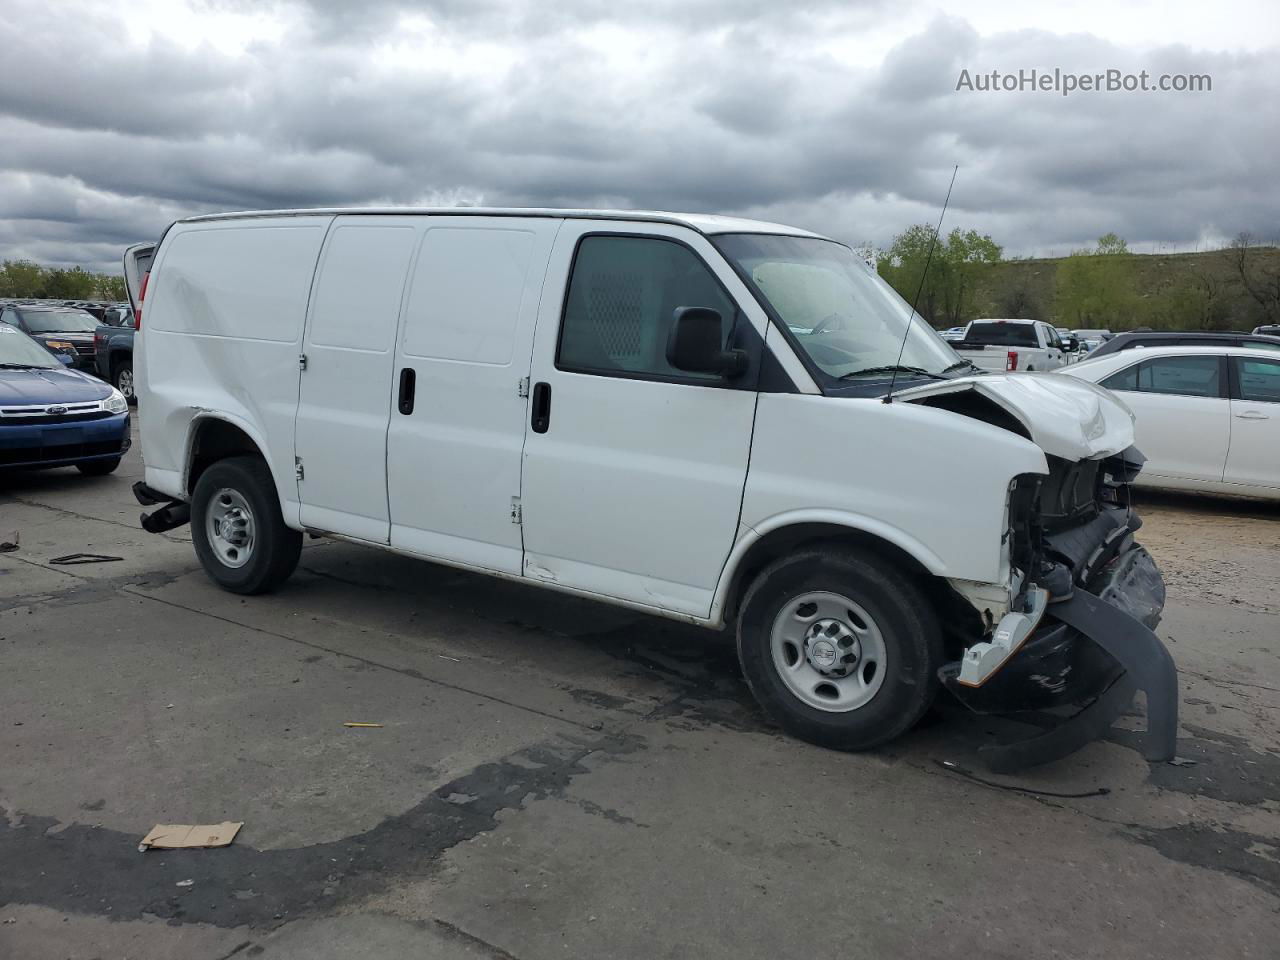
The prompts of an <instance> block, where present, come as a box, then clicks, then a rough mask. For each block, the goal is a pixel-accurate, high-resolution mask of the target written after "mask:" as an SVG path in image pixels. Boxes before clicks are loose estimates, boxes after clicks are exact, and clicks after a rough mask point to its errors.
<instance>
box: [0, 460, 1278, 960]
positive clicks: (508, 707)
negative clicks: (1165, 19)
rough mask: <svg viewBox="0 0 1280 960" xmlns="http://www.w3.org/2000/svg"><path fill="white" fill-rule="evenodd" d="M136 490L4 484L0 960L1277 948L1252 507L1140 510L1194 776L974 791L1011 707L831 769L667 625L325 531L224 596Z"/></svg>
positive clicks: (1263, 570)
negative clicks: (188, 834) (149, 843)
mask: <svg viewBox="0 0 1280 960" xmlns="http://www.w3.org/2000/svg"><path fill="white" fill-rule="evenodd" d="M141 473H142V469H141V463H140V461H139V459H138V457H137V453H136V447H135V452H134V453H131V454H130V456H129V457H128V459H127V460H126V462H125V464H124V465H123V466H122V468H121V469H120V470H119V471H118V472H117V473H116V474H115V475H113V476H111V477H106V478H87V477H81V476H80V475H79V474H77V473H76V472H75V471H74V470H60V471H53V472H48V473H43V474H39V473H36V474H26V475H19V476H14V477H9V478H3V479H0V540H2V539H7V538H8V537H7V535H8V534H10V533H12V532H13V531H17V532H18V533H19V535H20V546H19V549H18V550H17V551H15V552H12V553H7V554H2V555H0V611H2V612H0V814H2V815H3V816H2V817H0V957H3V958H5V960H10V958H12V960H28V958H46V957H48V958H90V957H98V958H116V957H130V958H139V957H144V958H145V957H154V958H176V957H181V958H201V960H203V958H209V960H214V958H224V957H230V956H244V957H251V956H262V957H267V958H271V957H306V958H330V957H334V958H337V957H344V958H345V957H356V956H359V957H370V958H381V957H388V958H391V957H394V958H407V957H433V958H434V957H440V958H453V957H480V958H495V957H499V958H510V957H515V958H519V960H542V958H550V957H556V958H562V957H621V958H631V957H634V958H655V957H671V958H685V957H687V958H706V957H737V958H754V957H761V958H765V957H767V958H778V957H841V958H859V957H868V958H870V957H875V958H882V957H898V956H905V955H908V954H916V955H921V956H930V957H952V956H954V957H962V956H963V957H976V956H980V957H1009V958H1038V957H1107V958H1116V957H1150V956H1161V957H1165V958H1174V957H1196V958H1205V957H1231V958H1241V957H1275V956H1276V944H1277V943H1280V661H1278V657H1280V509H1277V508H1274V507H1267V506H1261V507H1259V506H1257V505H1251V504H1240V503H1228V502H1224V501H1213V500H1207V501H1206V500H1192V499H1183V498H1176V499H1175V498H1154V497H1153V498H1147V499H1148V500H1149V502H1148V503H1146V505H1145V506H1144V508H1143V512H1144V516H1145V517H1146V520H1147V526H1146V528H1145V530H1144V531H1143V533H1142V535H1141V536H1142V539H1143V541H1144V542H1145V543H1146V544H1147V545H1148V546H1149V547H1150V548H1151V550H1152V552H1153V553H1154V554H1155V556H1156V558H1157V560H1158V561H1159V562H1160V563H1161V564H1162V566H1163V567H1164V569H1165V573H1166V579H1167V581H1168V584H1169V590H1170V598H1169V604H1168V608H1167V610H1166V617H1165V622H1164V624H1163V626H1162V628H1161V634H1162V636H1163V637H1164V638H1165V639H1166V641H1167V642H1168V643H1169V645H1170V648H1171V650H1172V651H1173V654H1174V656H1175V658H1176V660H1177V662H1178V666H1179V669H1180V671H1181V677H1182V730H1181V738H1180V741H1179V751H1178V752H1179V755H1180V757H1182V758H1183V759H1184V760H1185V761H1189V762H1188V763H1186V764H1184V765H1169V764H1159V765H1151V764H1148V763H1147V762H1146V761H1144V760H1143V759H1142V757H1141V756H1140V754H1139V753H1138V752H1137V751H1136V749H1135V746H1136V737H1135V734H1134V733H1133V731H1134V730H1137V729H1140V727H1141V718H1140V716H1139V715H1136V714H1135V715H1134V716H1130V717H1126V718H1124V719H1123V721H1122V723H1121V724H1120V725H1119V727H1118V728H1117V729H1116V730H1114V731H1113V732H1112V734H1111V735H1110V737H1109V738H1108V739H1107V740H1105V741H1102V742H1098V743H1095V744H1093V745H1091V746H1090V747H1088V748H1086V749H1085V750H1083V751H1081V752H1080V753H1078V754H1076V755H1075V756H1073V757H1072V758H1070V759H1068V760H1067V761H1064V762H1062V763H1059V764H1057V765H1055V766H1053V767H1050V768H1048V769H1041V770H1037V771H1034V772H1030V773H1023V774H1020V775H1018V776H1010V777H988V779H990V780H992V781H993V782H994V783H995V784H997V786H989V785H985V784H983V783H979V782H976V781H974V780H972V779H969V778H966V777H965V776H963V775H960V774H958V773H956V772H953V771H952V770H949V769H945V768H943V767H942V766H940V765H939V763H938V761H951V762H953V763H957V764H959V765H960V766H961V767H963V768H965V769H968V770H971V771H973V772H975V773H979V774H981V775H983V776H984V777H987V775H986V774H985V773H984V772H983V771H982V768H981V765H980V763H979V762H978V761H977V759H976V758H975V747H976V745H977V744H978V743H979V742H980V741H981V740H982V739H983V738H984V737H986V736H990V735H1008V734H1009V733H1010V732H1011V729H1012V725H1011V724H1009V723H996V722H992V721H988V720H983V719H980V718H977V717H973V716H968V715H965V714H963V713H962V712H960V711H958V710H957V709H955V708H949V707H945V706H944V707H942V708H940V709H939V710H937V711H935V713H934V714H933V715H931V717H930V718H929V719H928V720H927V722H926V723H925V724H924V725H923V726H922V727H921V728H919V729H917V730H916V731H914V732H913V733H912V734H910V735H909V736H908V737H906V738H905V739H904V740H902V741H900V742H898V743H896V744H894V745H893V746H892V747H891V748H889V749H885V750H882V751H880V752H877V753H873V754H864V755H842V754H836V753H831V752H827V751H824V750H821V749H818V748H816V747H811V746H808V745H806V744H803V743H799V742H797V741H794V740H791V739H788V738H786V737H784V736H782V735H781V734H780V733H779V732H778V731H776V730H775V729H773V728H771V727H770V726H769V725H768V724H767V723H766V722H765V721H764V719H763V718H762V717H761V715H760V714H759V713H758V712H757V711H756V709H755V707H754V705H753V703H752V701H751V699H750V696H749V694H748V692H747V690H746V687H745V684H744V683H743V682H742V681H741V679H740V677H739V674H738V668H737V664H736V660H735V656H734V652H733V649H732V643H731V642H730V641H729V640H728V638H726V637H719V636H717V635H714V634H710V633H705V632H703V631H701V630H698V629H695V628H686V627H682V626H680V625H678V624H674V623H669V622H666V621H660V620H656V619H650V618H646V617H643V616H639V615H636V614H633V613H630V612H627V611H621V610H617V609H614V608H610V607H605V606H599V605H595V604H591V603H586V602H580V601H576V600H572V599H567V598H565V597H561V596H558V595H555V594H551V593H546V592H542V591H538V590H534V589H530V588H525V587H522V586H520V585H516V584H506V583H500V582H497V581H492V580H488V579H486V578H482V577H478V576H472V575H469V574H464V573H460V572H458V571H455V570H451V569H448V568H444V567H438V566H433V565H431V564H428V563H423V562H418V561H414V560H410V559H406V558H402V557H395V556H391V555H389V554H383V553H380V552H377V551H373V550H368V549H363V548H359V547H356V546H351V545H347V544H342V543H333V542H327V541H310V542H309V543H308V545H307V547H306V548H305V550H304V553H303V559H302V565H301V568H300V569H299V571H298V573H297V575H295V576H294V578H293V579H292V580H291V581H290V582H289V583H288V584H287V585H286V586H285V588H284V589H282V590H281V591H280V592H279V593H277V594H274V595H272V596H268V597H259V598H252V599H242V598H240V597H237V596H233V595H231V594H227V593H223V592H221V591H219V590H218V589H216V588H215V587H214V586H213V585H212V584H211V582H210V581H208V580H207V579H206V577H205V576H204V574H203V573H202V572H201V571H200V569H199V567H198V564H197V563H196V560H195V557H194V555H193V553H192V550H191V546H190V543H189V540H188V537H187V534H186V530H185V529H180V530H178V531H175V532H174V533H173V534H171V535H166V536H152V535H149V534H146V533H144V532H142V531H141V529H140V528H139V527H138V513H139V508H138V507H137V506H136V505H135V504H134V502H133V500H132V497H131V496H130V493H129V484H130V483H132V482H133V481H134V480H135V479H139V478H140V477H141ZM82 551H83V552H93V553H99V554H108V555H114V556H118V557H120V558H121V559H120V560H119V561H116V562H105V563H96V564H87V565H82V566H58V565H53V564H51V563H50V562H49V561H50V560H51V559H53V558H56V557H58V556H60V555H65V554H71V553H76V552H82ZM1139 712H1140V711H1139ZM348 721H360V722H371V723H379V724H382V726H381V727H379V728H365V729H359V728H356V729H353V728H347V727H344V726H343V724H344V722H348ZM1009 787H1017V788H1020V789H1018V790H1013V789H1007V788H1009ZM1104 790H1105V791H1106V792H1105V793H1101V792H1099V791H1104ZM1072 794H1076V795H1080V794H1084V795H1083V796H1070V795H1072ZM1064 795H1067V796H1064ZM222 820H234V821H244V824H245V825H244V828H243V829H242V830H241V832H240V834H239V836H238V837H237V839H236V841H235V843H234V844H233V845H231V846H229V847H226V848H222V849H214V850H191V851H150V852H146V853H142V852H139V850H138V841H139V840H140V839H141V838H142V836H143V835H144V834H145V833H146V832H147V831H148V830H149V829H150V828H151V827H152V826H153V825H155V824H157V823H213V822H218V821H222ZM187 881H190V882H189V883H188V882H187Z"/></svg>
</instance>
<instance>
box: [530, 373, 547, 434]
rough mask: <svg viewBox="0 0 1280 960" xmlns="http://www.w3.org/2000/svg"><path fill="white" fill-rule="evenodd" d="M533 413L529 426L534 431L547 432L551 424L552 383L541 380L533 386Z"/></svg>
mask: <svg viewBox="0 0 1280 960" xmlns="http://www.w3.org/2000/svg"><path fill="white" fill-rule="evenodd" d="M530 406H531V407H532V408H533V413H532V415H531V416H530V418H529V426H531V427H533V432H534V433H546V432H547V428H548V427H549V426H551V384H549V383H546V382H540V383H536V384H534V387H533V403H532V404H530Z"/></svg>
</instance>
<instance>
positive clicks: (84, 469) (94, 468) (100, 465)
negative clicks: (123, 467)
mask: <svg viewBox="0 0 1280 960" xmlns="http://www.w3.org/2000/svg"><path fill="white" fill-rule="evenodd" d="M118 466H120V458H119V457H112V458H111V459H110V460H86V461H85V462H84V463H77V464H76V469H77V470H79V471H80V472H81V473H83V474H84V475H85V476H86V477H105V476H106V475H107V474H108V473H115V469H116V467H118Z"/></svg>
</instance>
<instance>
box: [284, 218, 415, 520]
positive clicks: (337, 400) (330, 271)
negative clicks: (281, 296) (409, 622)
mask: <svg viewBox="0 0 1280 960" xmlns="http://www.w3.org/2000/svg"><path fill="white" fill-rule="evenodd" d="M422 222H423V220H422V218H421V217H383V216H345V217H338V218H336V219H335V220H334V221H333V224H332V226H331V227H330V229H329V233H328V236H327V237H326V238H325V243H324V248H323V249H322V250H321V252H320V261H319V264H318V267H317V269H316V275H315V280H314V282H313V284H312V287H311V299H310V305H309V308H308V314H307V329H306V335H305V336H304V338H303V342H302V355H301V356H300V357H299V360H298V362H299V364H300V365H301V366H302V368H303V373H302V378H301V381H300V383H299V387H298V414H297V419H296V421H295V423H294V450H295V455H296V457H297V466H298V472H299V478H298V499H299V501H300V503H301V509H300V513H299V518H300V519H301V522H302V525H303V526H305V527H309V528H312V529H316V530H324V531H326V532H329V533H340V534H343V535H344V536H348V537H357V538H359V539H361V540H370V541H373V542H375V543H386V542H388V539H389V537H390V531H391V520H390V514H389V512H388V508H387V421H388V419H389V418H390V416H391V391H392V364H393V361H394V358H395V344H396V329H397V326H398V325H399V321H400V308H401V301H402V299H403V297H404V292H405V278H406V276H407V275H408V272H409V263H410V261H411V260H412V258H413V252H414V249H415V248H416V246H417V243H418V238H419V237H420V235H421V233H422V227H421V225H422Z"/></svg>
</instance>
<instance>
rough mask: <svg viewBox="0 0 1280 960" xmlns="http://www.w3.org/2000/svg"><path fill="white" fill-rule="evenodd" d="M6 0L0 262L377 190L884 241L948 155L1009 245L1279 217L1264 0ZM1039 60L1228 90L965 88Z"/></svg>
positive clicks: (1192, 240) (979, 212)
mask: <svg viewBox="0 0 1280 960" xmlns="http://www.w3.org/2000/svg"><path fill="white" fill-rule="evenodd" d="M944 6H945V9H944ZM1040 7H1044V8H1045V9H1038V8H1040ZM3 8H4V10H3V16H0V51H3V54H2V55H0V259H6V258H15V257H26V258H30V259H34V260H37V261H39V262H42V263H46V264H81V265H84V266H86V267H90V268H93V269H109V270H115V269H117V268H118V265H119V254H120V250H121V249H122V247H123V246H124V245H126V244H128V243H131V242H135V241H137V240H139V239H149V238H154V237H156V236H158V234H159V232H160V231H161V230H162V229H163V228H164V226H165V224H166V223H168V222H169V221H171V220H173V219H175V218H177V217H180V216H184V215H187V214H189V213H194V212H203V211H210V210H228V209H250V208H268V207H301V206H315V205H346V204H357V203H366V202H377V203H395V204H402V203H403V204H432V205H439V204H443V205H454V204H459V203H466V204H483V205H491V206H493V205H498V206H506V205H518V206H527V205H538V206H624V207H655V208H660V209H669V210H696V211H714V212H721V213H737V214H744V215H748V216H758V217H763V218H766V219H773V220H780V221H784V222H788V223H793V224H797V225H800V226H805V227H809V228H811V229H816V230H819V231H822V232H825V233H828V234H831V235H833V236H836V237H839V238H840V239H843V240H846V241H849V242H852V243H861V242H868V241H869V242H872V243H876V244H885V243H887V242H888V240H889V239H890V238H891V237H892V236H893V234H894V233H896V232H898V231H899V230H901V229H902V228H903V227H905V226H907V225H909V224H911V223H913V222H921V221H930V220H932V219H934V218H935V217H936V215H937V210H938V206H939V204H940V202H941V200H942V197H943V195H944V194H945V192H946V186H947V181H948V180H949V178H950V175H951V169H952V166H953V165H954V164H959V166H960V173H959V177H958V179H957V182H956V187H955V193H954V195H953V197H952V206H951V210H950V211H949V212H948V215H947V226H964V227H976V228H978V229H980V230H982V231H984V232H990V233H991V234H992V235H993V236H994V237H995V238H996V240H997V241H999V242H1001V243H1003V244H1004V245H1005V247H1006V251H1007V252H1008V253H1010V254H1024V255H1026V254H1051V253H1065V252H1067V251H1068V250H1070V249H1071V248H1073V247H1077V246H1080V245H1084V244H1087V243H1089V242H1091V241H1092V239H1093V238H1095V237H1097V236H1098V235H1099V234H1101V233H1103V232H1106V231H1108V230H1115V231H1117V232H1118V233H1120V234H1121V235H1123V236H1125V237H1127V238H1128V239H1129V241H1130V245H1131V247H1134V248H1136V249H1138V250H1139V251H1142V252H1145V251H1147V250H1153V249H1160V248H1162V247H1163V248H1169V247H1173V248H1177V249H1192V248H1195V247H1196V246H1197V244H1200V245H1206V244H1213V243H1215V242H1221V241H1222V240H1223V239H1224V238H1226V237H1229V236H1232V235H1234V234H1235V233H1237V232H1239V231H1241V230H1249V231H1251V232H1253V233H1255V234H1258V235H1261V236H1264V237H1266V238H1270V239H1280V236H1278V234H1280V190H1277V187H1276V172H1277V170H1280V114H1278V113H1277V108H1276V104H1277V103H1280V5H1277V4H1276V3H1275V2H1274V0H1213V2H1212V3H1191V2H1182V3H1169V2H1136V3H1129V2H1124V0H1065V2H1062V0H1060V2H1056V3H1054V4H1052V5H1041V4H1032V3H1028V2H1021V3H1008V2H996V0H970V2H965V0H960V2H949V3H947V4H945V5H943V4H939V3H936V2H931V0H555V2H547V0H539V2H534V0H418V2H410V0H404V2H397V0H365V2H363V3H356V2H346V0H283V2H278V3H277V2H266V0H263V2H257V0H130V2H128V3H123V2H119V0H106V2H92V0H3ZM1171 8H1172V9H1171ZM1178 8H1181V9H1178ZM1033 68H1034V69H1038V70H1040V71H1042V72H1043V71H1050V72H1051V71H1053V70H1054V69H1055V68H1058V69H1060V70H1062V71H1067V72H1076V73H1090V74H1092V73H1096V72H1102V71H1106V70H1108V69H1115V70H1120V71H1123V72H1126V73H1135V74H1136V73H1138V72H1139V71H1141V70H1147V71H1149V73H1150V74H1151V76H1152V79H1153V81H1154V79H1155V78H1156V77H1158V76H1159V75H1161V74H1165V73H1168V74H1208V75H1210V76H1211V77H1212V91H1211V92H1200V93H1177V92H1164V93H1160V92H1148V93H1140V92H1134V93H1125V92H1113V93H1107V92H1101V93H1086V92H1076V93H1074V94H1072V95H1070V96H1067V97H1063V96H1062V95H1061V94H1059V93H1054V92H1030V91H1028V92H1021V93H1019V92H978V91H968V90H960V91H957V89H956V87H957V83H958V81H959V78H960V76H961V71H962V70H968V71H970V75H971V76H976V75H978V74H980V73H990V71H992V70H999V71H1001V72H1016V71H1018V70H1019V69H1026V70H1030V69H1033Z"/></svg>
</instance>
